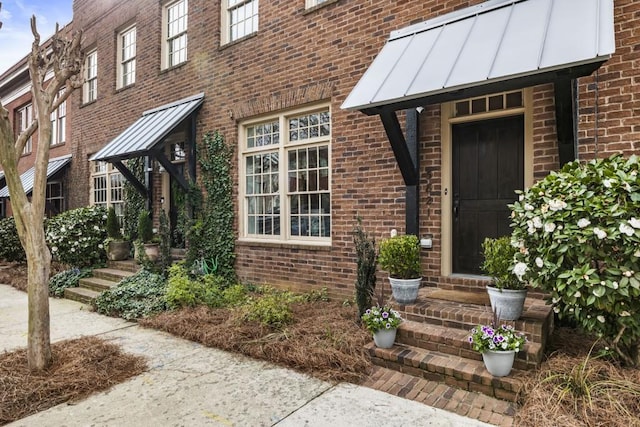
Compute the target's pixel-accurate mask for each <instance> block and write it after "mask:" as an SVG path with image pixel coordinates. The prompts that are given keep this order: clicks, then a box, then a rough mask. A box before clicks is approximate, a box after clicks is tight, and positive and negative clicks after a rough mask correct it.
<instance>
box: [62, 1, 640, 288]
mask: <svg viewBox="0 0 640 427" xmlns="http://www.w3.org/2000/svg"><path fill="white" fill-rule="evenodd" d="M576 1H577V0H571V1H569V0H567V1H566V2H565V6H567V5H568V6H567V7H568V8H569V9H566V8H565V9H562V8H556V9H555V10H554V9H553V6H552V5H553V4H554V3H553V2H551V1H550V0H524V1H522V2H515V3H514V2H505V1H503V0H493V1H489V2H482V1H461V0H460V1H458V0H450V1H436V0H427V1H420V2H408V1H391V0H373V1H368V2H361V1H357V0H326V1H321V0H296V1H287V2H284V1H262V2H259V1H258V0H243V1H231V0H221V1H217V0H216V1H209V0H178V1H168V2H158V1H156V0H140V1H136V2H129V1H117V0H109V1H102V2H94V1H90V0H76V1H74V25H76V26H77V28H82V29H83V30H84V46H85V54H86V58H87V59H86V61H87V62H86V64H85V65H86V67H85V68H86V70H85V77H86V80H87V82H86V83H85V87H84V88H83V90H82V91H81V92H80V91H78V92H77V93H75V94H74V95H72V97H71V98H70V99H69V100H68V103H69V110H70V111H72V112H73V115H72V117H71V128H72V129H73V132H72V135H71V144H70V147H71V154H72V155H73V162H72V164H71V168H70V171H69V173H70V177H71V180H72V181H73V183H74V186H73V188H71V189H70V190H71V191H70V193H69V201H70V205H71V206H72V207H78V206H83V205H87V204H92V203H98V204H114V205H116V206H122V191H121V189H122V184H123V182H124V178H123V174H125V175H127V169H126V167H125V166H124V165H125V162H124V160H127V159H129V158H132V157H136V156H140V155H145V156H149V158H150V159H151V160H149V161H148V162H147V168H148V170H149V171H150V173H149V174H148V176H147V177H146V179H145V180H144V182H139V183H138V188H139V190H140V191H141V192H144V193H145V194H146V195H147V196H148V197H149V199H150V200H151V201H152V204H153V206H154V207H155V210H156V211H157V210H158V209H159V208H160V207H161V206H162V207H164V208H166V209H168V210H170V209H171V208H172V206H173V198H174V197H175V196H176V195H175V194H174V193H173V191H180V190H179V189H180V188H181V187H180V186H181V185H183V184H184V183H181V181H182V180H183V177H184V176H187V175H189V174H195V175H196V176H197V171H196V170H195V166H194V164H195V163H194V162H193V155H192V154H191V153H192V152H193V145H194V144H195V143H197V141H200V140H201V139H202V136H203V134H204V133H205V132H207V131H215V130H217V131H219V132H221V133H222V135H224V137H225V140H226V142H227V143H229V144H231V145H233V146H234V147H236V153H235V154H236V155H235V160H234V162H235V163H234V194H233V195H234V200H235V206H236V212H237V216H236V224H235V225H236V233H237V242H236V251H237V264H236V268H237V272H238V274H239V277H240V278H241V279H242V280H244V281H247V282H253V283H270V284H274V285H281V286H287V287H293V288H309V287H311V288H317V287H320V286H327V287H328V288H329V289H330V290H331V293H332V294H334V295H339V296H342V297H349V296H351V295H352V294H353V283H354V281H355V268H354V267H355V253H354V247H353V243H352V234H351V233H352V230H353V228H354V226H355V224H356V218H357V217H362V219H363V224H364V227H365V229H366V230H367V231H369V232H370V233H372V234H374V235H375V236H376V238H377V239H378V240H379V239H380V238H383V237H385V236H388V235H389V231H390V230H391V229H397V230H398V231H399V232H400V233H403V232H405V231H409V232H414V233H417V234H418V235H419V236H420V237H430V238H431V240H432V247H430V248H424V249H423V250H422V259H423V261H422V263H423V267H424V278H423V285H428V286H435V285H440V286H443V287H466V286H479V285H483V280H482V278H478V277H474V275H475V274H477V257H478V256H479V250H478V249H479V248H478V247H477V246H478V242H479V241H480V240H481V239H482V237H483V236H484V235H490V234H497V233H500V232H503V231H504V227H505V223H506V224H507V225H508V220H506V221H505V220H501V221H502V222H501V221H500V220H496V217H498V216H500V215H501V212H505V209H506V208H505V206H506V204H507V203H508V202H509V200H512V198H513V189H516V188H522V187H523V186H527V185H530V184H531V183H533V182H534V181H535V180H536V179H539V178H541V177H543V176H545V175H546V174H547V173H548V172H549V171H551V170H554V169H557V168H558V167H559V166H560V164H561V163H564V162H566V161H567V160H571V159H573V158H579V159H581V160H586V159H589V158H592V157H595V156H600V157H601V156H607V155H609V154H611V153H614V152H623V153H625V154H630V153H633V152H637V150H638V146H637V144H638V143H637V142H636V141H637V137H638V133H639V132H640V126H638V120H637V119H636V118H635V116H636V113H637V110H638V108H640V99H636V98H638V97H637V96H636V94H635V93H634V90H633V89H634V85H635V83H636V80H637V79H638V78H640V77H639V76H640V70H639V66H638V63H639V61H638V53H637V49H636V45H637V44H638V40H639V37H640V36H638V35H637V34H636V32H635V28H636V27H637V26H638V21H639V20H640V17H639V16H640V5H637V4H634V2H633V1H631V0H616V1H615V4H614V2H613V1H611V0H589V1H583V2H580V3H581V5H580V6H578V5H577V3H576ZM585 5H586V6H585ZM526 7H531V8H532V10H533V11H534V12H535V13H537V15H535V16H539V17H542V18H541V19H542V20H541V21H540V22H542V23H543V24H541V25H543V27H542V28H538V27H536V26H535V25H532V27H531V29H530V30H527V31H522V34H524V35H525V36H524V38H522V37H523V35H522V34H520V31H516V32H515V33H514V34H516V35H515V36H509V35H508V34H510V33H509V31H507V30H505V29H504V28H506V27H505V25H506V24H505V22H507V23H508V22H509V21H508V19H507V20H500V19H498V18H500V17H501V16H502V15H501V14H504V13H505V12H507V13H513V16H516V17H517V16H520V18H522V17H523V16H525V17H527V16H534V15H528V14H527V13H524V15H523V14H522V13H523V12H522V11H523V10H524V9H522V10H521V9H518V8H526ZM571 8H578V9H580V10H582V11H586V12H585V13H588V14H589V13H590V14H591V15H588V16H581V18H580V19H583V21H580V22H582V24H581V26H580V28H574V27H571V25H572V24H575V22H577V21H578V20H577V19H569V17H570V16H571V14H570V13H569V14H568V11H569V12H570V11H571ZM451 12H454V14H453V15H451V14H450V13H451ZM525 12H527V11H526V10H525ZM529 12H530V11H529ZM518 14H520V15H518ZM592 15H593V16H592ZM474 17H478V21H477V22H478V23H479V24H478V25H479V26H478V27H477V28H480V27H482V25H484V27H482V28H484V30H485V33H478V34H475V33H474V35H473V37H472V38H469V34H471V32H470V31H471V30H469V28H474V27H473V25H474V24H473V22H471V20H473V19H474ZM487 17H488V18H487ZM544 17H547V18H549V17H551V18H553V19H556V20H560V21H561V22H564V21H562V20H563V19H566V20H567V24H566V28H564V32H562V33H561V34H560V36H558V34H555V35H554V34H552V33H550V34H549V37H550V38H549V41H550V42H551V43H552V44H555V45H556V46H565V47H566V46H567V45H566V44H563V42H564V41H566V42H567V43H569V44H570V43H571V42H574V43H577V46H583V45H587V44H588V43H587V41H588V42H589V43H592V44H591V45H590V47H589V49H587V52H586V53H585V55H584V57H581V58H578V59H575V58H573V57H568V56H567V49H565V50H564V51H563V50H562V49H555V50H554V49H552V50H551V52H558V51H559V53H558V55H559V56H560V59H559V62H558V61H556V63H554V65H553V66H551V68H550V69H545V68H544V67H542V68H540V66H539V65H535V66H530V67H529V68H526V69H525V70H523V71H519V72H518V73H517V75H515V76H513V75H510V74H509V72H508V71H503V72H502V74H499V75H498V77H497V78H489V79H487V81H485V82H478V81H475V80H473V79H471V80H469V78H466V80H465V77H461V78H460V79H461V80H460V82H459V84H458V85H457V86H456V85H449V86H447V85H444V86H442V87H440V88H439V89H438V90H436V91H434V90H433V89H432V90H426V89H425V90H422V91H417V92H415V93H413V94H411V93H409V92H406V91H405V92H403V91H402V90H400V92H398V91H396V90H395V89H393V90H392V89H391V88H390V87H385V82H386V80H384V79H385V76H386V77H388V78H390V79H392V80H393V81H394V82H400V83H402V82H405V80H406V83H407V85H408V83H411V81H412V80H416V79H417V80H418V81H419V80H420V76H419V74H416V73H414V74H413V75H412V74H410V67H408V66H406V65H407V64H406V63H401V62H399V60H397V58H399V57H400V56H401V54H402V53H403V52H405V51H404V49H405V48H407V47H406V46H405V47H402V48H398V49H396V48H395V47H394V46H398V45H399V44H402V43H403V42H402V41H401V40H400V41H398V39H402V38H404V37H408V38H410V37H412V35H417V36H418V37H424V39H422V40H420V41H419V43H418V44H416V45H415V46H417V47H420V46H422V44H421V43H424V46H430V48H434V49H436V48H442V47H444V48H446V49H444V50H443V51H442V52H443V54H442V55H444V56H442V57H443V58H446V59H447V60H451V62H452V63H453V64H455V63H456V60H457V59H461V60H462V59H464V55H462V54H459V53H460V49H461V46H468V45H467V44H464V43H469V42H478V43H479V44H477V45H475V50H474V51H475V52H476V56H477V60H478V61H480V60H482V61H483V62H482V61H481V62H482V63H487V61H489V60H490V61H493V62H496V61H499V59H500V58H499V55H498V53H499V49H500V46H503V47H502V48H505V47H504V46H507V45H508V44H509V43H512V44H514V43H524V41H525V40H528V39H527V37H526V36H527V34H532V33H533V32H534V31H544V29H545V28H561V27H562V26H561V27H558V26H557V25H558V22H557V21H554V20H553V19H551V18H549V19H551V21H548V20H547V21H545V20H544V19H543V18H544ZM591 18H593V19H592V20H591V21H589V19H591ZM483 19H489V20H490V22H488V23H487V22H485V21H482V20H483ZM494 19H495V20H496V21H495V22H497V23H498V24H495V25H493V24H492V22H494V21H493V20H494ZM501 19H506V18H504V17H503V18H501ZM531 22H533V21H530V22H529V23H531ZM536 22H537V21H536ZM585 22H586V23H587V24H584V23H585ZM455 23H459V24H457V26H456V25H454V24H455ZM499 23H502V27H500V25H499ZM614 23H615V25H614ZM481 24H482V25H481ZM521 24H522V22H521ZM512 25H516V24H512ZM545 25H546V27H545ZM457 27H464V28H467V30H466V32H465V31H462V30H455V28H457ZM443 28H450V29H447V30H446V31H444V30H443V31H442V34H443V36H442V38H440V39H439V40H441V41H444V42H446V43H448V44H445V45H443V46H440V47H438V46H437V45H436V42H435V41H434V40H436V38H437V37H436V34H435V32H434V31H440V30H442V29H443ZM496 28H503V30H502V32H501V33H500V35H499V36H496V35H495V34H494V33H495V31H494V32H492V31H493V30H495V29H496ZM517 28H519V29H521V28H526V25H524V26H523V25H520V26H519V27H517ZM578 29H580V31H578ZM607 29H611V31H610V33H609V32H607ZM614 30H615V53H613V44H612V43H613V38H612V37H609V36H611V35H613V32H614ZM396 31H397V33H393V34H392V32H396ZM529 31H530V32H531V33H530V32H529ZM585 31H586V33H585ZM447 32H449V33H447ZM583 33H585V34H587V35H589V36H590V37H588V38H587V39H584V38H583V39H579V40H577V41H576V40H575V39H576V38H575V37H573V38H572V37H569V35H571V34H580V35H582V34H583ZM447 34H449V35H448V36H447ZM491 34H493V36H492V35H491ZM518 34H519V35H518ZM390 35H391V39H389V37H390ZM432 36H433V38H432V39H431V42H427V39H430V38H431V37H432ZM591 36H592V37H591ZM483 37H484V38H483ZM518 37H521V39H519V38H518ZM532 37H533V36H532ZM554 37H555V38H554ZM388 39H389V41H387V40H388ZM455 40H458V41H459V43H460V44H458V45H457V46H458V48H457V49H458V50H456V47H455V46H456V44H455ZM495 40H498V41H502V42H503V43H498V44H497V45H495V46H498V47H495V46H494V47H495V49H498V50H495V49H494V50H492V49H491V48H489V45H488V44H486V45H483V44H482V43H483V41H487V42H488V41H495ZM545 40H546V39H545ZM596 42H598V43H600V45H598V48H594V47H593V46H596V44H595V43H596ZM429 43H431V44H429ZM415 46H414V47H415ZM383 48H384V49H383ZM386 49H390V50H389V52H390V54H389V55H390V56H389V57H394V55H395V56H396V60H395V61H387V60H385V59H384V58H383V59H376V61H374V59H375V58H376V57H380V58H382V56H383V54H382V53H381V51H382V52H383V53H384V50H386ZM407 49H408V48H407ZM522 50H523V51H530V50H531V48H529V49H524V48H523V49H522ZM451 51H453V54H452V52H451ZM569 51H570V49H569ZM417 52H419V49H418V50H417ZM478 52H480V53H482V52H486V55H485V57H484V59H483V56H482V55H479V54H477V53H478ZM514 52H517V50H516V51H514ZM537 52H543V50H540V47H539V50H538V51H537ZM379 54H380V55H379ZM422 54H424V52H423V53H422ZM385 55H387V54H386V53H385ZM512 55H513V54H512ZM534 56H535V55H534ZM542 56H544V55H542ZM569 56H570V55H569ZM413 58H414V59H415V60H417V61H422V62H423V63H426V62H427V61H429V59H428V58H427V57H425V56H420V54H416V55H414V56H413ZM513 58H516V57H515V56H513ZM503 59H504V58H503ZM508 59H509V56H507V60H508ZM536 59H540V58H536ZM514 60H515V59H514ZM379 61H382V63H383V68H384V66H385V64H387V65H388V66H389V67H390V68H393V69H395V70H396V71H398V70H399V71H403V70H405V71H406V70H409V71H406V72H404V71H403V72H399V73H396V74H394V73H391V72H389V70H386V71H387V74H384V73H382V72H381V71H380V68H377V67H378V65H375V64H376V63H380V62H379ZM441 62H442V61H441ZM507 62H508V61H507ZM516 62H517V61H516ZM474 64H475V63H474ZM474 64H466V66H465V67H463V68H461V69H455V67H454V68H452V69H450V70H449V72H450V73H452V70H453V72H455V73H458V72H460V73H462V72H463V71H465V70H472V69H474ZM413 65H414V66H416V64H413ZM418 65H419V64H418ZM478 67H479V66H478ZM368 69H369V72H367V70H368ZM540 70H542V71H540ZM414 71H415V70H414ZM436 71H439V72H445V71H446V70H444V68H442V69H436ZM365 72H367V73H366V74H365ZM381 73H382V74H381ZM455 73H454V74H455ZM454 74H452V75H454ZM363 75H364V76H366V79H365V78H364V77H363ZM455 75H458V74H455ZM461 75H464V73H462V74H461ZM372 76H373V77H372ZM376 76H378V77H377V78H376ZM449 77H451V76H449ZM361 78H363V82H364V83H363V84H362V85H360V86H358V87H357V86H356V85H357V84H358V82H359V81H360V79H361ZM363 87H364V88H365V90H364V92H362V88H363ZM407 87H408V86H407ZM354 88H356V89H358V90H360V91H361V94H362V93H363V94H364V95H363V96H365V97H366V96H371V99H370V100H367V101H364V102H359V100H360V99H361V98H359V97H358V96H356V95H358V93H356V92H357V91H356V90H355V89H354ZM352 91H353V92H354V93H355V95H353V96H354V97H356V98H358V99H356V100H355V101H354V98H353V97H349V95H350V94H351V93H352ZM408 93H409V94H408ZM385 94H386V95H388V96H386V95H385ZM348 97H349V102H346V103H345V101H346V100H347V99H348ZM376 97H377V98H376ZM372 99H377V100H374V101H372ZM342 107H344V109H343V108H342ZM360 110H362V111H364V112H365V113H366V114H363V113H362V112H360ZM378 115H380V117H378ZM381 118H382V120H381ZM396 118H397V121H396ZM413 135H415V137H414V136H413ZM405 140H406V142H407V143H406V144H405ZM459 140H460V141H461V142H460V143H459V142H458V141H459ZM503 140H504V142H503ZM412 141H413V142H412ZM469 141H472V143H469ZM473 141H475V142H473ZM483 141H489V142H490V145H491V147H492V148H491V150H492V153H493V154H492V156H493V157H492V158H491V159H489V158H485V157H483V155H484V154H482V155H481V154H477V153H485V151H486V148H487V145H483V144H484V142H483ZM403 145H404V148H403ZM505 146H508V147H511V149H510V151H509V152H508V155H509V156H511V157H508V160H504V159H503V160H498V159H499V157H496V156H498V154H499V153H503V154H504V149H503V148H504V147H505ZM407 147H408V148H407ZM458 147H466V149H459V148H458ZM465 150H466V151H465ZM482 150H484V151H482ZM491 150H489V151H491ZM474 153H476V154H474ZM500 155H502V154H500ZM90 159H91V160H90ZM460 159H462V161H463V163H462V167H461V164H460ZM487 159H489V160H487ZM490 162H498V163H490ZM478 166H487V168H486V169H485V168H479V167H478ZM483 170H489V171H490V172H494V171H496V170H507V171H509V172H508V173H509V174H510V175H513V176H510V178H509V180H508V183H506V184H505V183H504V182H503V181H501V180H502V179H503V178H500V177H499V176H496V175H495V174H493V175H492V174H490V173H487V174H483V172H482V171H483ZM465 171H467V172H468V171H472V172H473V175H470V174H469V173H466V174H465V173H463V172H465ZM489 175H492V176H489ZM174 181H175V183H174V184H172V182H174ZM465 183H466V185H471V186H470V187H468V188H466V189H465V188H462V193H465V192H467V193H468V192H469V191H471V190H472V191H471V193H473V194H472V196H471V198H467V199H464V198H461V197H459V195H460V194H461V187H460V185H465ZM478 183H479V184H481V187H482V189H486V188H489V187H491V186H494V187H495V186H498V187H500V188H499V190H500V191H498V190H496V189H495V188H494V190H493V192H494V193H495V192H496V191H498V193H500V192H501V194H502V195H500V196H499V197H498V196H496V195H495V194H494V195H492V196H490V197H488V198H489V199H491V200H492V203H494V204H495V203H496V202H497V203H498V205H499V206H498V207H496V208H495V209H493V211H492V213H491V214H490V217H486V216H483V214H482V213H481V212H478V211H476V212H473V211H471V213H469V211H465V209H467V207H468V206H471V205H473V203H474V202H475V203H476V205H478V204H482V203H484V199H483V197H484V196H482V195H481V193H482V191H483V190H482V189H481V190H478V189H479V188H480V187H479V186H477V184H478ZM469 188H471V190H469ZM176 189H177V190H176ZM478 191H480V192H478ZM467 193H465V194H467ZM504 193H509V194H508V195H504ZM456 195H457V196H456ZM458 214H465V215H467V218H471V219H470V220H469V221H468V222H467V223H466V225H465V224H458V223H457V221H458V220H457V219H456V215H458ZM487 218H489V219H487ZM485 223H491V224H493V225H492V226H491V227H489V228H487V227H484V228H482V230H483V231H481V232H475V231H474V230H476V229H478V224H480V225H484V224H485ZM483 233H485V234H483ZM470 242H471V243H470Z"/></svg>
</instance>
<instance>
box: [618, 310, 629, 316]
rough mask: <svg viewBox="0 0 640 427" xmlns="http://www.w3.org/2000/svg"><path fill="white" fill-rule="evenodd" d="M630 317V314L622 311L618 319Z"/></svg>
mask: <svg viewBox="0 0 640 427" xmlns="http://www.w3.org/2000/svg"><path fill="white" fill-rule="evenodd" d="M629 316H631V313H629V312H628V311H626V310H625V311H623V312H622V313H620V317H629Z"/></svg>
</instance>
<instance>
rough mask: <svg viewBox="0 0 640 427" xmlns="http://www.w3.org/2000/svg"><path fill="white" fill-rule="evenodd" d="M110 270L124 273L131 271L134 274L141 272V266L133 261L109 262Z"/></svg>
mask: <svg viewBox="0 0 640 427" xmlns="http://www.w3.org/2000/svg"><path fill="white" fill-rule="evenodd" d="M107 266H108V268H111V269H114V270H122V271H130V272H132V273H136V272H138V270H140V264H138V263H137V262H136V261H135V260H133V259H126V260H123V261H107Z"/></svg>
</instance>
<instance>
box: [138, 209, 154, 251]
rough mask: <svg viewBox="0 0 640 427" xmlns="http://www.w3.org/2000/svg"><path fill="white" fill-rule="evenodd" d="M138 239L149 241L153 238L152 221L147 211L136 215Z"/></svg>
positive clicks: (144, 241)
mask: <svg viewBox="0 0 640 427" xmlns="http://www.w3.org/2000/svg"><path fill="white" fill-rule="evenodd" d="M138 239H140V240H142V242H143V243H151V241H152V240H153V223H152V222H151V215H150V214H149V212H147V211H142V212H140V216H138Z"/></svg>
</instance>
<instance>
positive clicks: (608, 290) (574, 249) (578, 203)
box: [511, 156, 640, 366]
mask: <svg viewBox="0 0 640 427" xmlns="http://www.w3.org/2000/svg"><path fill="white" fill-rule="evenodd" d="M639 175H640V164H639V162H638V157H636V156H632V157H631V158H629V159H628V160H625V159H624V158H623V157H621V156H613V157H610V158H608V159H600V160H595V161H592V162H589V163H587V164H580V163H578V162H572V163H569V164H567V165H565V166H564V167H563V168H562V170H561V171H559V172H552V173H551V174H549V175H548V176H547V177H546V178H545V179H543V180H542V181H540V182H538V183H537V184H536V185H534V186H533V187H531V188H530V189H528V190H526V191H524V192H522V194H521V195H520V198H519V201H517V202H516V203H514V204H513V205H511V210H512V218H513V234H512V241H513V244H514V245H516V246H517V247H519V248H520V250H519V251H518V252H517V254H516V258H517V263H516V264H515V266H514V273H516V275H518V276H519V277H520V278H521V279H522V280H523V281H528V282H529V283H530V284H531V285H532V286H535V287H539V288H541V289H543V290H544V291H546V292H548V294H549V300H550V302H551V303H552V304H554V311H555V312H556V313H557V314H558V316H560V318H569V319H575V320H576V322H577V323H578V324H579V325H581V326H582V327H583V328H584V329H585V330H587V331H589V332H592V333H595V334H597V335H599V336H600V337H602V338H603V339H604V340H605V341H606V343H607V345H608V346H609V347H610V348H612V349H614V350H615V351H616V352H617V354H618V355H619V356H620V357H621V358H622V359H623V360H624V361H625V362H626V363H628V364H631V365H636V366H640V249H639V248H640V179H639V178H640V177H639Z"/></svg>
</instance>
